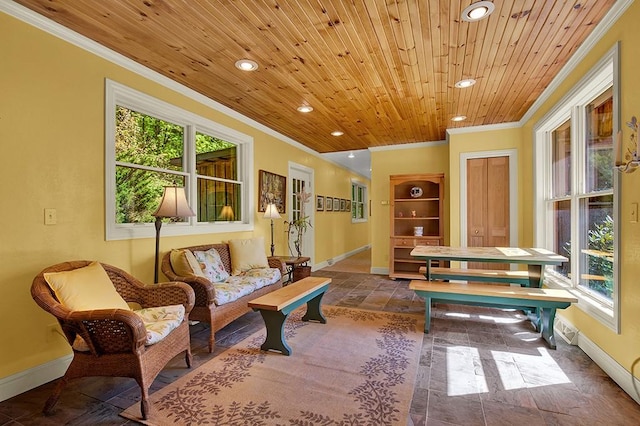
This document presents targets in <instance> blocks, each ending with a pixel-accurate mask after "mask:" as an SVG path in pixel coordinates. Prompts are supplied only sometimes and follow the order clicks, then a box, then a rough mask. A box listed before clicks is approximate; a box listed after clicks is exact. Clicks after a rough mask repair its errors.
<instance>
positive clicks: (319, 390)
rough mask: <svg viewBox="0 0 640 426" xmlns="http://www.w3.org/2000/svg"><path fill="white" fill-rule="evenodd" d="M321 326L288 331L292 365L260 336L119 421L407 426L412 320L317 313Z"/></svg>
mask: <svg viewBox="0 0 640 426" xmlns="http://www.w3.org/2000/svg"><path fill="white" fill-rule="evenodd" d="M322 309H323V312H324V314H325V316H326V318H327V324H319V323H315V322H303V321H301V318H302V315H303V314H304V309H301V310H297V311H295V312H293V313H292V314H291V315H290V316H289V319H288V320H287V322H286V326H285V327H286V330H285V338H286V340H287V343H288V344H289V345H290V346H291V348H292V354H291V356H284V355H282V354H280V353H279V352H271V351H270V352H263V351H261V350H260V345H261V344H262V343H263V342H264V336H265V332H264V331H260V332H257V333H255V334H254V335H252V336H250V337H248V338H247V339H245V340H244V341H243V342H241V343H239V344H238V345H236V346H234V347H232V348H230V349H229V350H227V351H226V352H224V353H222V354H220V355H219V356H218V357H216V358H215V359H213V360H211V361H209V362H207V363H206V364H204V365H202V366H201V367H199V368H198V369H196V370H194V371H193V372H191V373H189V374H187V375H186V376H184V377H182V378H180V379H178V380H177V381H175V382H174V383H172V384H170V385H167V386H165V387H164V388H163V389H161V390H160V391H158V392H156V393H154V394H153V395H151V398H150V406H151V407H150V411H151V414H150V416H149V419H148V420H147V421H144V422H142V421H141V419H140V404H139V403H137V404H135V405H133V406H131V407H129V408H128V409H127V410H125V411H124V412H123V413H121V415H122V416H123V417H126V418H129V419H132V420H136V421H139V422H142V423H145V424H149V425H176V424H178V425H183V424H209V425H309V426H311V425H406V424H407V419H408V416H409V407H410V404H411V398H412V394H413V388H414V383H415V379H416V372H417V367H418V361H419V357H420V348H421V345H422V336H423V332H422V330H423V321H424V320H423V318H422V316H418V315H408V314H396V313H387V312H375V311H366V310H359V309H348V308H340V307H333V306H323V308H322Z"/></svg>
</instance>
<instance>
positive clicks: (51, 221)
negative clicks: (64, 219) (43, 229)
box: [44, 209, 58, 225]
mask: <svg viewBox="0 0 640 426" xmlns="http://www.w3.org/2000/svg"><path fill="white" fill-rule="evenodd" d="M56 223H58V212H57V211H56V209H44V224H45V225H55V224H56Z"/></svg>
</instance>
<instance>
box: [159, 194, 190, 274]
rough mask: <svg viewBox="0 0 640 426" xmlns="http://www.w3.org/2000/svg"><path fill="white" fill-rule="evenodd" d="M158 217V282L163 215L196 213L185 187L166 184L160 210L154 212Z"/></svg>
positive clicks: (172, 215)
mask: <svg viewBox="0 0 640 426" xmlns="http://www.w3.org/2000/svg"><path fill="white" fill-rule="evenodd" d="M153 215H154V216H155V217H156V258H155V259H156V262H155V268H154V275H153V282H154V283H157V282H158V253H159V249H160V228H161V227H162V218H163V217H188V216H195V215H196V214H195V213H194V212H193V210H191V207H189V203H188V202H187V196H186V194H185V192H184V188H183V187H178V186H165V187H164V194H162V200H160V206H158V210H156V212H155V213H154V214H153Z"/></svg>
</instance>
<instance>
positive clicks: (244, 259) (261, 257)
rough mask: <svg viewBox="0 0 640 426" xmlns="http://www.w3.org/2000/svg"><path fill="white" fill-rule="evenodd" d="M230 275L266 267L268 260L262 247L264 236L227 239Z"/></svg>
mask: <svg viewBox="0 0 640 426" xmlns="http://www.w3.org/2000/svg"><path fill="white" fill-rule="evenodd" d="M229 254H230V255H231V269H232V272H231V275H239V274H241V273H243V272H246V271H248V270H250V269H256V268H268V267H269V261H268V260H267V254H266V252H265V249H264V237H256V238H248V239H237V240H230V241H229Z"/></svg>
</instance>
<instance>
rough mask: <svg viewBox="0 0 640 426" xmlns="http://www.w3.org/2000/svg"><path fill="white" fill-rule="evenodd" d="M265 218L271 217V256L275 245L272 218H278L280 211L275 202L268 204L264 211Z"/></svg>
mask: <svg viewBox="0 0 640 426" xmlns="http://www.w3.org/2000/svg"><path fill="white" fill-rule="evenodd" d="M263 217H264V218H265V219H271V257H273V256H274V253H275V250H276V246H275V245H274V244H273V219H280V213H278V208H277V207H276V205H275V204H273V203H272V204H268V205H267V209H266V210H265V212H264V216H263Z"/></svg>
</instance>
